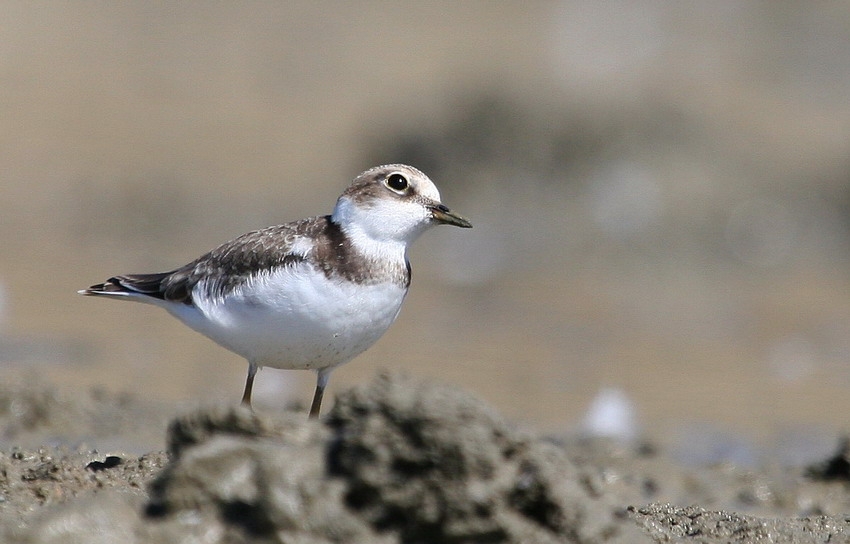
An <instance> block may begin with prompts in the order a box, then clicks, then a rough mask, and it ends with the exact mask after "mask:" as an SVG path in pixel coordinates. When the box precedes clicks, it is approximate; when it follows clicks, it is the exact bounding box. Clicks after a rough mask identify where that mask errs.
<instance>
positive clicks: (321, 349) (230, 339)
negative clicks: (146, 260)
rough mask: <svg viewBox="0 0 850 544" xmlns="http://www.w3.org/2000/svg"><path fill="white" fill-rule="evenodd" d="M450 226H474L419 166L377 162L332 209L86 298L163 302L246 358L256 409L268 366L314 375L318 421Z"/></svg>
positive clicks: (118, 280) (103, 286) (116, 279)
mask: <svg viewBox="0 0 850 544" xmlns="http://www.w3.org/2000/svg"><path fill="white" fill-rule="evenodd" d="M441 224H444V225H454V226H457V227H461V228H471V227H472V224H471V223H470V222H469V221H468V220H467V219H465V218H463V217H462V216H460V215H458V214H456V213H454V212H452V211H451V210H450V209H449V208H448V207H447V206H445V205H444V204H443V203H442V202H441V199H440V192H439V190H438V189H437V187H436V186H435V185H434V183H433V182H432V181H431V180H430V179H429V178H428V176H426V175H425V174H424V173H422V172H421V171H419V170H418V169H416V168H414V167H412V166H407V165H404V164H388V165H383V166H376V167H374V168H370V169H368V170H366V171H365V172H363V173H361V174H360V175H358V176H357V177H356V178H354V180H353V181H352V182H351V183H350V184H349V185H348V187H347V188H346V189H345V190H344V191H343V193H342V195H340V197H339V198H338V199H337V201H336V205H335V206H334V209H333V212H332V213H331V214H330V215H324V216H315V217H309V218H306V219H302V220H299V221H293V222H290V223H285V224H282V225H276V226H271V227H266V228H263V229H260V230H255V231H252V232H248V233H246V234H243V235H242V236H239V237H237V238H235V239H233V240H231V241H229V242H226V243H224V244H222V245H220V246H218V247H217V248H215V249H213V250H212V251H209V252H208V253H206V254H204V255H202V256H201V257H198V258H197V259H195V260H194V261H192V262H190V263H188V264H186V265H184V266H181V267H179V268H176V269H174V270H171V271H169V272H161V273H154V274H126V275H121V276H113V277H111V278H109V279H108V280H106V281H105V282H103V283H99V284H96V285H92V286H91V287H89V288H88V289H82V290H80V291H78V293H79V294H81V295H86V296H95V297H104V298H110V299H115V300H129V301H135V302H143V303H147V304H152V305H154V306H159V307H161V308H164V309H165V310H167V311H168V312H169V313H170V314H171V315H172V316H174V317H176V318H177V319H178V320H180V321H181V322H183V323H184V324H185V325H187V326H189V327H190V328H192V329H194V330H195V331H197V332H199V333H201V334H202V335H204V336H206V337H208V338H210V339H211V340H213V341H214V342H216V343H217V344H219V345H220V346H222V347H224V348H226V349H228V350H230V351H231V352H233V353H236V354H238V355H240V356H242V357H243V358H245V359H246V360H247V361H248V376H247V378H246V380H245V388H244V391H243V394H242V401H241V404H242V405H244V406H247V407H249V408H251V393H252V390H253V386H254V377H255V376H256V374H257V371H258V370H259V369H261V368H263V367H271V368H278V369H309V370H313V371H315V372H316V375H317V377H316V389H315V392H314V394H313V401H312V403H311V405H310V412H309V417H310V418H317V417H319V413H320V411H321V406H322V398H323V396H324V393H325V389H326V387H327V385H328V381H329V379H330V376H331V373H332V372H333V370H334V369H336V368H337V367H339V366H340V365H342V364H345V363H347V362H349V361H351V360H352V359H354V358H355V357H356V356H358V355H360V354H361V353H363V352H364V351H365V350H366V349H368V348H369V347H370V346H372V345H373V344H374V343H375V342H376V341H377V340H378V339H379V338H380V337H381V336H382V335H383V334H384V332H386V331H387V329H388V328H389V327H390V325H392V323H393V322H394V321H395V320H396V318H397V317H398V314H399V311H400V310H401V306H402V302H404V299H405V296H406V295H407V292H408V289H409V288H410V279H411V267H410V261H409V260H408V255H407V254H408V248H409V247H410V245H411V244H412V243H413V242H414V241H415V240H416V239H417V238H418V237H419V236H420V235H421V234H422V233H423V232H425V231H426V230H428V229H429V228H430V227H432V226H435V225H441Z"/></svg>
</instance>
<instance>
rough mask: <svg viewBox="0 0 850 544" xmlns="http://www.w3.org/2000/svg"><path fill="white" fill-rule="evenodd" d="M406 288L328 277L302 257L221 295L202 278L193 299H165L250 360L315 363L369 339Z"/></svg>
mask: <svg viewBox="0 0 850 544" xmlns="http://www.w3.org/2000/svg"><path fill="white" fill-rule="evenodd" d="M406 292H407V290H406V289H405V288H403V287H402V286H400V285H397V284H394V283H380V284H374V285H357V284H354V283H352V282H349V281H345V280H337V281H330V280H328V278H327V277H326V276H325V275H324V273H322V272H321V271H316V270H315V269H314V268H312V267H311V266H309V265H307V264H299V265H296V266H287V267H281V268H278V269H276V270H275V271H273V272H270V273H266V274H263V275H260V276H258V277H257V278H255V279H254V280H252V281H250V282H248V283H246V284H244V285H243V286H241V287H239V288H238V289H236V290H235V291H233V292H232V293H230V294H228V295H227V296H225V297H222V298H212V299H211V298H207V297H206V295H205V286H204V285H203V284H202V283H201V284H198V285H197V286H195V289H194V290H193V291H192V298H193V300H194V306H192V305H186V304H181V303H172V302H167V303H164V304H162V306H163V307H165V308H166V309H167V310H168V311H169V312H170V313H171V314H172V315H174V316H175V317H177V319H179V320H180V321H182V322H183V323H185V324H186V325H188V326H189V327H191V328H193V329H195V330H196V331H198V332H200V333H201V334H203V335H205V336H207V337H209V338H210V339H212V340H214V341H215V342H217V343H218V344H220V345H221V346H223V347H225V348H227V349H229V350H230V351H233V352H234V353H238V354H239V355H241V356H243V357H245V358H246V359H248V361H249V362H251V363H252V364H255V365H257V366H268V367H273V368H284V369H316V370H320V369H324V368H332V367H335V366H338V365H341V364H343V363H346V362H348V361H350V360H351V359H353V358H354V357H356V356H357V355H359V354H360V353H362V352H363V351H365V350H366V349H367V348H369V346H371V345H372V344H374V343H375V342H376V341H377V340H378V338H380V337H381V335H383V334H384V332H386V330H387V328H389V326H390V325H391V324H392V323H393V321H395V318H396V317H397V316H398V312H399V310H400V308H401V303H402V302H403V301H404V297H405V294H406Z"/></svg>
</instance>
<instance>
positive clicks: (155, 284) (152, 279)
mask: <svg viewBox="0 0 850 544" xmlns="http://www.w3.org/2000/svg"><path fill="white" fill-rule="evenodd" d="M170 275H171V272H161V273H159V274H127V275H126V276H114V277H112V278H109V279H108V280H106V281H105V282H103V283H98V284H97V285H92V286H91V287H89V288H88V289H83V290H82V291H80V294H82V295H110V294H113V295H121V294H128V295H133V294H138V295H146V296H149V297H154V298H159V299H165V290H164V289H163V285H162V282H163V280H164V279H165V278H167V277H168V276H170Z"/></svg>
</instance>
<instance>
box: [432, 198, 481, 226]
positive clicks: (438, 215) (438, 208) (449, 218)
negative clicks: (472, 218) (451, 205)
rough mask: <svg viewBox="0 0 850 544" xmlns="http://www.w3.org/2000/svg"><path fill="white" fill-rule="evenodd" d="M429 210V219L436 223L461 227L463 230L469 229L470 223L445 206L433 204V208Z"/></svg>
mask: <svg viewBox="0 0 850 544" xmlns="http://www.w3.org/2000/svg"><path fill="white" fill-rule="evenodd" d="M429 208H430V209H431V217H433V218H434V220H435V221H437V222H438V223H442V224H444V225H454V226H456V227H462V228H465V229H471V228H472V223H470V222H469V221H467V220H466V219H464V218H463V217H461V216H459V215H457V214H456V213H453V212H452V211H451V210H449V209H448V208H447V207H446V206H444V205H442V204H434V205H433V206H429Z"/></svg>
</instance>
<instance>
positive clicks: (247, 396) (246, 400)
mask: <svg viewBox="0 0 850 544" xmlns="http://www.w3.org/2000/svg"><path fill="white" fill-rule="evenodd" d="M256 374H257V365H255V364H254V363H248V379H246V380H245V392H243V393H242V406H246V407H248V408H251V391H252V390H253V389H254V376H255V375H256ZM252 409H253V408H252Z"/></svg>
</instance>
